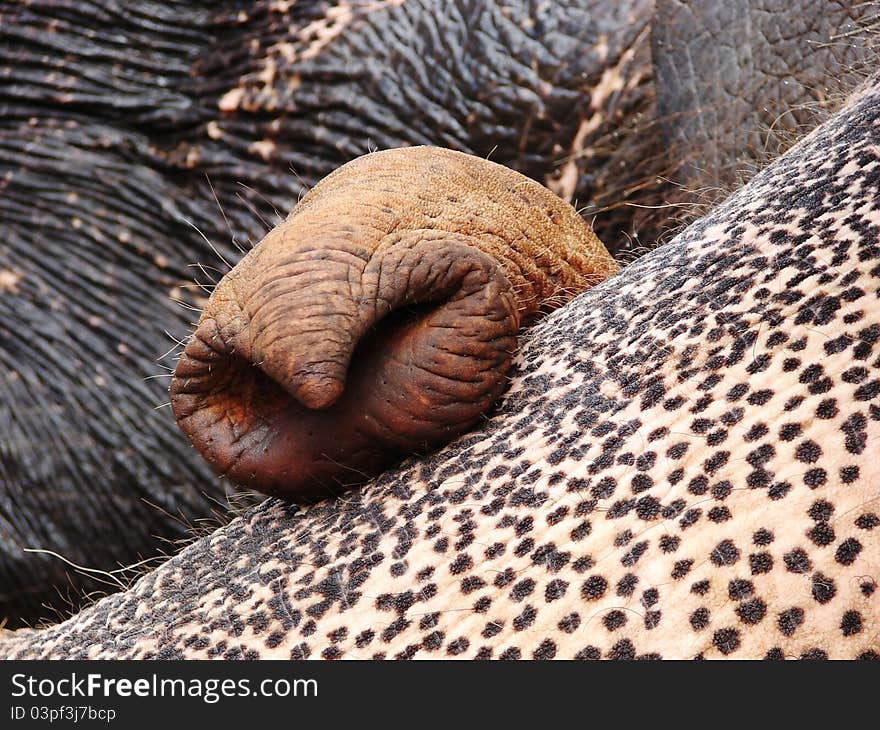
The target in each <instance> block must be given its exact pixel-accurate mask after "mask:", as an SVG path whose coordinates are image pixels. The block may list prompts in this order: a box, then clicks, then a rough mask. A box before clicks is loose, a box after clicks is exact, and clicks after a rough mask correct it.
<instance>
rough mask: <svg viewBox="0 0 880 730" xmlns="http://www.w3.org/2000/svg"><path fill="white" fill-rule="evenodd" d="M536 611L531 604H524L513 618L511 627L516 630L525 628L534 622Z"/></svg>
mask: <svg viewBox="0 0 880 730" xmlns="http://www.w3.org/2000/svg"><path fill="white" fill-rule="evenodd" d="M537 615H538V612H537V611H536V610H535V609H534V608H533V607H532V606H526V607H525V608H524V609H523V611H522V613H521V614H520V615H519V616H517V617H516V618H515V619H513V628H514V630H516V631H522V630H524V629H527V628H528V627H529V626H531V625H532V624H533V623H534V622H535V617H536V616H537Z"/></svg>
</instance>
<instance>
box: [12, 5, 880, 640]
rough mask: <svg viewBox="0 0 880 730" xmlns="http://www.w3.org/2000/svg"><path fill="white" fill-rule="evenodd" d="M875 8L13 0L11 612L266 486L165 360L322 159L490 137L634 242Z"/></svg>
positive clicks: (795, 93) (660, 233) (323, 170)
mask: <svg viewBox="0 0 880 730" xmlns="http://www.w3.org/2000/svg"><path fill="white" fill-rule="evenodd" d="M722 6H723V7H722ZM725 8H728V9H725ZM873 13H874V10H873V8H872V5H871V4H870V3H855V2H852V3H846V2H842V3H837V2H835V3H817V2H806V1H800V0H799V2H797V3H778V2H768V1H767V0H749V1H748V2H744V1H741V2H738V3H724V4H721V3H718V2H709V0H702V1H697V2H679V1H677V0H676V2H671V1H670V0H658V2H651V1H650V0H626V1H625V2H608V0H564V1H562V0H560V1H556V2H543V1H541V2H536V1H534V0H515V1H512V2H504V3H495V2H484V1H483V0H479V1H477V0H467V1H465V2H456V3H448V2H445V1H444V0H405V1H404V0H377V1H376V2H360V1H359V0H358V1H355V0H317V1H315V2H303V1H299V2H278V1H275V0H271V1H270V0H252V1H251V2H238V1H236V2H232V1H231V0H229V1H228V2H227V1H221V2H214V1H213V0H212V1H210V2H209V1H208V0H197V1H196V0H186V2H182V1H175V0H171V1H168V2H154V1H153V0H142V1H140V2H138V3H137V5H136V7H134V8H132V6H131V3H128V2H120V1H119V0H98V1H97V2H93V3H82V2H79V0H28V1H27V2H25V1H24V0H0V221H2V234H3V235H2V236H0V622H3V621H5V622H6V625H7V626H18V625H22V624H34V623H36V622H39V621H41V620H46V619H51V618H57V617H62V618H63V617H66V616H67V615H69V614H70V612H71V611H72V610H73V609H75V608H76V607H77V606H80V605H83V604H87V603H90V602H92V601H93V600H94V599H95V597H96V596H98V595H100V594H102V593H104V592H107V591H109V590H116V589H118V588H119V584H120V583H122V584H124V583H125V581H126V580H127V579H128V578H127V576H128V575H130V573H129V572H128V571H124V570H122V567H121V566H130V565H133V564H135V565H140V564H141V563H142V561H147V563H148V564H151V565H155V564H156V563H157V561H161V560H162V559H163V557H162V556H163V555H169V554H172V553H173V552H174V551H175V550H176V549H177V547H178V546H179V544H180V542H181V541H185V540H188V539H189V538H190V536H191V533H192V530H193V528H195V529H196V530H197V531H200V530H203V529H205V528H204V525H205V524H206V521H207V524H208V525H216V523H217V521H218V519H219V520H220V521H223V520H225V519H228V517H229V512H230V510H229V507H228V505H227V500H231V501H232V502H233V507H235V506H236V505H238V503H239V502H247V501H248V497H247V496H246V495H242V494H241V493H240V492H238V491H237V489H236V488H235V485H233V484H231V483H230V482H229V481H218V480H217V479H216V478H215V477H214V475H213V474H212V472H211V470H210V469H209V468H208V466H207V465H206V464H205V463H204V462H203V461H202V460H201V458H200V457H199V456H198V454H196V453H195V451H194V450H193V449H191V448H190V447H189V444H188V443H187V441H186V439H185V438H184V436H183V435H182V434H180V433H179V432H178V431H177V429H176V428H175V426H174V419H173V418H172V415H171V413H170V409H169V408H166V407H164V406H165V405H167V403H168V399H169V396H168V393H167V382H168V381H167V380H166V379H165V377H166V376H167V377H170V372H171V370H172V369H173V368H174V366H175V357H176V353H175V352H174V350H175V343H176V341H178V340H183V339H184V338H186V337H187V336H188V335H189V333H190V331H191V322H192V321H193V320H194V319H196V318H197V317H198V314H197V313H196V312H194V311H192V309H196V310H198V309H201V308H202V307H203V305H204V301H205V299H206V295H207V293H208V290H210V288H211V287H212V285H213V284H212V282H213V281H214V280H216V279H218V278H219V277H220V275H222V274H223V273H225V272H226V270H227V268H228V267H229V266H230V265H232V264H235V263H236V262H237V261H238V260H239V259H240V258H241V257H242V256H243V255H244V252H245V251H246V250H248V249H249V248H250V247H251V245H252V244H253V243H254V242H256V241H258V240H259V239H260V238H262V237H263V235H264V234H265V233H266V231H267V230H268V229H269V228H271V227H272V226H273V225H274V224H275V223H276V222H278V221H279V219H280V218H281V217H282V216H283V215H286V213H287V212H288V211H290V210H291V209H292V208H293V207H294V205H295V204H296V202H297V200H298V199H299V198H300V196H301V195H303V194H304V193H305V192H306V191H307V190H308V189H310V188H311V187H312V186H313V185H314V184H315V183H316V182H317V181H318V180H320V179H321V178H323V177H324V176H325V175H327V174H328V173H330V172H331V171H333V170H334V169H336V168H337V167H338V166H340V165H342V164H344V163H347V162H349V161H350V160H352V159H353V158H356V157H358V156H359V155H362V154H364V153H366V152H369V151H371V150H373V149H377V148H378V149H384V148H395V147H401V146H412V145H439V146H442V147H446V148H451V149H454V150H458V151H461V152H467V153H471V154H474V155H477V156H479V157H490V158H491V159H492V160H493V161H495V162H498V163H501V164H503V165H505V166H507V167H510V168H513V169H515V170H517V171H519V172H522V173H524V174H526V175H528V176H529V177H531V178H533V179H535V180H538V181H539V182H541V183H543V184H544V185H546V186H547V187H548V188H550V189H551V190H552V191H553V192H555V193H557V194H558V195H559V196H560V197H561V198H563V199H564V200H566V201H569V202H572V203H574V204H575V205H576V207H578V208H579V209H580V211H581V213H582V214H583V216H584V217H585V218H586V219H587V220H588V221H590V222H591V223H593V225H594V227H595V229H596V231H597V233H598V234H599V237H600V239H601V240H602V241H603V242H604V243H605V244H606V246H607V247H608V248H609V250H611V251H612V253H615V254H616V255H617V256H618V257H619V258H622V259H623V260H624V261H629V260H631V259H632V258H634V257H635V256H636V254H637V253H639V252H641V251H644V250H645V249H646V248H650V247H651V246H653V245H654V244H655V243H656V241H657V240H658V239H661V238H664V237H668V236H669V235H670V234H669V229H670V228H671V227H673V226H675V225H677V221H678V219H679V218H680V217H681V215H682V214H681V209H680V208H678V207H675V206H676V205H678V204H679V203H682V202H683V201H684V202H688V203H692V202H693V200H694V199H702V197H703V196H704V192H700V193H699V194H697V195H692V194H691V192H690V191H682V190H681V189H680V188H679V187H678V186H677V185H676V184H675V182H676V180H675V178H676V174H677V171H680V172H681V175H682V176H683V179H684V180H685V182H687V184H688V185H689V186H690V187H691V188H693V187H696V188H700V187H705V186H706V185H712V186H717V185H719V184H724V182H726V181H727V180H728V178H729V176H727V175H726V174H725V175H722V176H721V177H722V178H723V180H722V182H720V183H719V181H718V179H717V178H716V177H715V176H713V177H711V180H710V181H709V182H707V181H706V180H704V179H703V178H700V177H699V176H697V177H694V176H692V175H691V173H692V172H693V171H695V170H697V171H699V170H703V171H705V170H709V171H710V172H711V171H713V170H715V169H716V167H715V165H716V162H717V163H718V164H717V169H718V170H719V171H725V170H727V169H728V168H729V167H730V166H731V165H734V164H735V161H737V160H740V159H741V158H742V157H743V155H744V156H745V158H747V159H752V155H751V152H750V150H751V148H752V147H753V146H754V145H753V144H752V143H751V141H750V140H753V138H754V137H755V136H756V135H758V137H759V138H760V133H761V130H762V129H763V128H764V127H765V126H767V125H769V124H770V122H771V121H773V120H775V119H776V117H779V118H780V120H781V121H780V122H778V123H776V124H774V129H778V128H779V127H783V128H789V127H791V128H796V127H797V126H798V125H801V124H805V123H807V121H812V119H813V117H814V116H815V115H814V114H813V113H812V112H814V111H817V110H818V111H819V112H823V111H827V109H828V108H830V106H831V104H830V103H827V102H829V100H831V101H833V94H834V91H835V90H836V89H838V88H839V85H840V83H841V82H845V81H846V79H848V78H849V77H851V76H854V75H858V73H859V72H860V67H861V66H863V65H864V63H865V60H866V58H867V59H869V58H870V54H868V53H867V48H868V47H867V45H866V44H865V43H864V38H865V37H864V34H863V33H861V30H862V29H863V28H864V27H865V26H870V25H871V22H872V18H873V15H872V14H873ZM658 18H659V19H660V20H661V22H660V23H659V24H658V22H657V19H658ZM731 18H733V19H735V20H737V22H738V23H739V25H737V24H731V22H729V21H730V20H731ZM744 18H748V23H745V22H739V21H742V20H743V19H744ZM694 19H696V21H699V22H698V28H700V29H703V31H702V32H700V31H699V30H694V29H693V28H692V25H693V23H691V21H692V20H694ZM833 32H836V33H838V34H839V35H840V36H841V37H842V38H841V39H840V42H835V43H826V42H824V41H826V40H827V39H828V35H829V33H833ZM713 38H718V39H720V40H719V42H718V43H713V42H712V40H713ZM707 39H708V40H707ZM804 47H809V48H810V49H811V52H810V53H808V54H804V53H802V48H804ZM719 49H721V51H724V52H721V51H719ZM731 49H736V52H735V53H734V52H733V51H732V50H731ZM737 54H738V55H737ZM685 61H686V62H685ZM780 67H783V68H787V69H789V71H790V73H780V72H779V68H780ZM719 78H722V79H723V80H724V81H725V85H724V88H723V89H722V91H723V96H722V98H721V101H722V103H718V94H719V93H720V92H719V89H718V88H717V87H718V84H717V83H716V81H717V79H719ZM793 80H795V81H798V83H797V84H793V83H792V81H793ZM804 80H806V81H804ZM802 81H803V83H801V82H802ZM804 105H806V106H804ZM795 107H797V108H798V109H800V110H801V111H799V112H798V116H797V118H796V119H795V118H793V121H791V120H789V117H788V116H786V115H785V114H784V113H783V112H785V111H787V110H788V109H790V108H795ZM755 109H759V110H760V111H759V112H756V113H754V114H752V113H750V112H749V110H751V111H754V110H755ZM747 112H749V113H747ZM694 119H698V120H699V122H698V123H696V122H693V120H694ZM789 122H791V123H789ZM685 131H686V132H687V134H686V135H685V134H684V132H685ZM742 135H745V137H743V136H742ZM744 139H745V141H746V142H747V143H748V144H744V143H743V140H744ZM670 140H671V141H673V142H674V143H673V144H670ZM775 151H776V150H775V147H774V149H773V152H775ZM679 168H680V170H679ZM670 205H672V207H670ZM688 210H690V208H688ZM689 215H690V213H689ZM200 287H204V288H205V290H203V289H202V288H200ZM234 511H235V510H233V512H234ZM215 513H216V514H215ZM33 550H38V551H49V552H33ZM73 566H80V567H73ZM135 570H137V568H136V569H135ZM101 571H112V573H111V574H110V575H109V576H108V575H106V574H105V573H102V572H101Z"/></svg>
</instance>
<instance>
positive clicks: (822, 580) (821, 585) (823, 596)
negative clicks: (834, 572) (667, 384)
mask: <svg viewBox="0 0 880 730" xmlns="http://www.w3.org/2000/svg"><path fill="white" fill-rule="evenodd" d="M812 594H813V599H814V600H815V601H816V602H817V603H823V604H824V603H828V602H829V601H830V600H831V599H832V598H834V596H835V595H836V594H837V585H836V584H835V583H834V581H833V580H832V579H831V578H829V577H828V576H827V575H824V574H823V573H815V574H814V575H813V588H812Z"/></svg>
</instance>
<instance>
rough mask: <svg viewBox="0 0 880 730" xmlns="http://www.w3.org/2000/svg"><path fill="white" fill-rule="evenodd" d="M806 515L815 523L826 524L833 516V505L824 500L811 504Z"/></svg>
mask: <svg viewBox="0 0 880 730" xmlns="http://www.w3.org/2000/svg"><path fill="white" fill-rule="evenodd" d="M807 514H808V515H809V516H810V519H812V520H814V521H815V522H827V521H828V520H830V519H831V515H833V514H834V505H833V504H831V503H830V502H826V501H825V500H824V499H820V500H817V501H816V502H813V504H812V506H811V507H810V509H809V511H808V512H807Z"/></svg>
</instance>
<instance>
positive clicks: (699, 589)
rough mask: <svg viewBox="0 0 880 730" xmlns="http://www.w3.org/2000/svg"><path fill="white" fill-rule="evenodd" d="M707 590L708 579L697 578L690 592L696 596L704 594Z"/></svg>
mask: <svg viewBox="0 0 880 730" xmlns="http://www.w3.org/2000/svg"><path fill="white" fill-rule="evenodd" d="M708 592H709V581H707V580H698V581H697V582H696V583H694V584H693V585H692V586H691V593H693V594H695V595H697V596H705V595H706V594H707V593H708Z"/></svg>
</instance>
